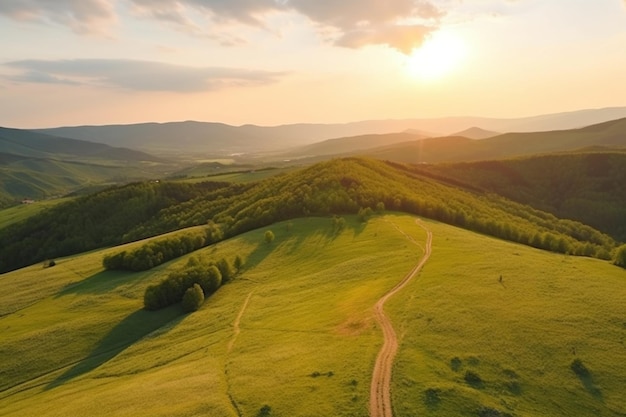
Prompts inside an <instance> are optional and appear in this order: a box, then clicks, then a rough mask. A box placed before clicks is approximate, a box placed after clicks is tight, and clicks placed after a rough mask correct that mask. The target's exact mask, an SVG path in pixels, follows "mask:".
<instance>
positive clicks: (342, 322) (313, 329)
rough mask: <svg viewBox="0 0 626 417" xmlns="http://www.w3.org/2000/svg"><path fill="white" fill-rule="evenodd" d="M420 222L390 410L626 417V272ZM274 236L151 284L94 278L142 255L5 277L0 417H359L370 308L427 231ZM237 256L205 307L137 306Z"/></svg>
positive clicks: (325, 222) (394, 306) (318, 229)
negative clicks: (187, 275)
mask: <svg viewBox="0 0 626 417" xmlns="http://www.w3.org/2000/svg"><path fill="white" fill-rule="evenodd" d="M425 223H426V227H427V228H428V229H429V230H431V231H432V232H433V235H434V248H433V254H432V256H431V258H430V260H429V261H428V263H427V264H426V266H425V268H424V270H423V271H422V272H421V273H420V276H419V277H418V279H416V280H414V281H412V282H411V283H410V285H409V287H407V288H406V290H403V292H401V293H399V294H398V295H397V296H396V297H394V298H392V299H391V300H390V301H389V308H388V314H389V316H390V318H391V319H392V322H393V323H394V326H395V327H396V331H397V333H398V335H399V336H401V339H400V350H399V356H398V360H397V364H396V366H395V368H394V373H393V376H392V391H391V392H392V399H393V406H394V414H395V415H398V416H410V415H432V416H449V415H455V416H461V417H469V416H477V415H478V416H483V415H485V416H490V415H500V416H506V415H524V416H528V417H539V416H545V415H550V416H559V417H560V416H563V417H565V416H571V415H603V416H607V417H617V416H620V415H623V414H624V413H625V412H626V403H625V401H624V398H623V395H622V387H623V386H624V384H626V380H625V379H624V378H625V377H624V376H625V375H626V368H625V367H626V364H625V363H624V361H622V360H621V357H622V355H621V351H622V349H623V346H622V345H621V344H620V340H621V338H622V337H623V326H622V321H623V317H622V316H621V312H622V311H624V310H625V308H626V305H625V304H624V300H625V299H626V297H624V295H625V294H624V292H623V290H622V288H624V287H623V282H624V279H626V272H625V271H624V270H623V269H620V268H617V267H614V266H612V265H610V264H609V263H606V262H602V261H598V260H594V259H588V258H578V257H569V256H563V255H558V254H553V253H549V252H545V251H539V250H536V249H533V248H529V247H527V246H522V245H518V244H512V243H507V242H504V241H501V240H497V239H492V238H489V237H486V236H484V235H479V234H476V233H471V232H467V231H465V230H462V229H458V228H455V227H451V226H447V225H444V224H440V223H437V222H430V221H428V222H425ZM271 228H272V230H273V231H274V232H275V234H276V239H275V241H274V242H273V244H271V245H268V244H267V243H265V241H264V239H263V233H264V232H265V230H267V229H259V230H255V231H251V232H249V233H246V234H243V235H240V236H238V237H236V238H233V239H230V240H227V241H224V242H221V243H220V244H218V245H215V246H211V247H207V248H205V249H203V250H201V251H199V252H196V253H195V254H193V255H188V256H186V257H183V258H181V259H179V260H177V261H174V262H170V263H168V264H165V265H162V266H161V267H157V268H155V269H154V270H151V271H147V272H143V273H123V272H106V271H103V270H102V267H101V259H102V257H103V256H104V254H106V253H109V252H111V251H119V250H122V249H128V248H129V247H131V246H133V245H135V246H136V245H141V244H142V242H137V243H133V244H130V245H128V246H125V247H123V248H112V249H105V250H101V251H97V252H92V253H88V254H84V255H80V256H75V257H70V258H67V259H59V260H58V262H57V265H56V266H55V267H53V268H47V269H42V268H41V266H39V265H35V266H33V267H29V268H26V269H23V270H19V271H14V272H11V273H8V274H5V275H2V276H0V306H2V307H1V308H2V310H1V311H0V315H1V316H2V323H3V343H2V344H1V345H0V353H1V354H2V357H3V358H5V359H4V360H3V369H2V375H3V377H2V378H1V379H0V384H1V385H0V413H1V414H2V415H3V416H6V417H12V416H24V415H47V416H51V417H53V416H67V415H89V416H94V417H97V416H105V415H106V416H110V415H116V416H131V415H132V416H135V417H141V416H154V415H167V416H172V417H179V416H180V417H182V416H188V415H198V414H202V415H220V416H233V417H234V416H237V415H245V416H255V415H263V414H261V411H262V410H265V414H267V412H268V411H269V412H270V415H274V414H275V415H288V416H303V415H332V416H354V415H366V414H367V402H368V398H369V382H370V380H371V374H372V367H373V364H374V360H375V357H376V353H377V351H378V348H379V347H380V346H381V344H382V334H381V332H380V329H378V328H377V327H376V326H375V325H374V322H373V311H372V306H373V305H374V304H375V302H376V300H378V299H379V298H380V297H381V296H382V295H383V294H384V293H385V292H387V291H388V290H389V289H390V288H392V287H393V286H394V285H396V283H397V282H398V281H399V280H400V279H401V278H402V276H404V274H406V272H408V271H409V270H410V269H411V268H412V267H413V265H414V264H415V263H416V262H417V260H418V259H419V258H420V256H422V253H423V252H422V249H421V247H420V245H423V243H424V239H425V233H424V231H423V230H422V229H421V228H419V227H418V226H417V225H416V224H415V221H414V218H412V217H410V216H403V215H385V216H380V217H378V216H377V217H373V218H371V219H370V220H369V221H368V222H367V223H362V222H360V221H359V220H357V219H356V218H354V217H348V218H347V221H346V224H345V228H344V229H343V230H342V231H340V232H339V233H337V232H336V230H335V229H334V228H333V224H332V221H331V220H330V219H328V218H322V219H315V218H309V219H300V220H293V221H291V222H288V223H282V224H275V225H272V227H271ZM476 248H480V249H481V250H476ZM235 254H239V255H241V256H242V257H243V258H244V260H245V262H244V269H243V271H242V273H241V274H240V275H239V276H238V277H236V278H235V279H234V280H232V281H231V282H230V283H229V284H227V285H224V286H223V287H222V288H221V289H220V290H219V291H218V292H217V293H215V294H214V295H213V296H212V297H211V298H209V299H208V300H207V301H206V302H205V304H204V306H203V307H202V308H201V309H200V310H199V311H197V312H195V313H193V314H191V315H181V310H180V307H179V306H174V307H170V308H169V309H165V310H160V311H157V312H148V311H145V310H142V309H141V306H142V299H143V293H144V291H145V289H146V287H147V286H148V285H150V284H153V283H156V282H158V281H159V280H160V279H161V278H162V277H163V276H165V275H166V274H168V273H169V272H171V271H175V270H178V269H179V268H181V267H182V266H184V265H185V264H187V263H188V262H189V260H190V259H191V258H195V259H198V260H200V261H201V262H207V261H208V260H210V259H212V258H215V257H222V256H226V257H229V258H230V257H232V256H234V255H235ZM498 276H502V277H504V278H503V280H502V282H499V280H498ZM576 359H578V360H579V361H580V363H581V364H582V365H583V366H584V369H585V370H587V373H580V372H579V374H577V373H576V372H574V371H573V370H572V364H573V363H574V361H575V360H576ZM575 369H578V368H575ZM468 375H470V376H473V377H472V378H468ZM68 398H71V399H72V400H71V401H68Z"/></svg>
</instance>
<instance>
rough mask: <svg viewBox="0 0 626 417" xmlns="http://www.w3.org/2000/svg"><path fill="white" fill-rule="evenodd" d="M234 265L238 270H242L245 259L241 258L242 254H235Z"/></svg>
mask: <svg viewBox="0 0 626 417" xmlns="http://www.w3.org/2000/svg"><path fill="white" fill-rule="evenodd" d="M233 266H234V267H235V269H236V270H237V272H239V271H240V270H241V267H242V266H243V259H241V256H239V255H237V256H235V261H234V262H233Z"/></svg>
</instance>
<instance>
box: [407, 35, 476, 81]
mask: <svg viewBox="0 0 626 417" xmlns="http://www.w3.org/2000/svg"><path fill="white" fill-rule="evenodd" d="M466 56H467V45H466V44H465V42H463V40H462V38H461V37H459V36H458V35H456V34H454V33H453V32H449V31H443V30H441V31H438V32H435V33H434V34H432V35H431V36H430V37H429V38H428V39H426V41H425V42H424V44H423V45H422V46H421V47H419V48H416V49H414V50H413V52H412V53H411V55H410V56H408V57H407V61H406V67H407V71H408V72H409V74H410V75H411V76H412V77H414V78H416V79H419V80H422V81H427V82H429V81H437V80H440V79H442V78H445V77H446V76H448V75H450V74H452V73H453V72H455V71H458V70H459V69H460V68H461V67H462V64H463V61H464V60H465V58H466Z"/></svg>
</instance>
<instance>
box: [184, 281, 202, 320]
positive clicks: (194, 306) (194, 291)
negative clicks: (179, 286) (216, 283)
mask: <svg viewBox="0 0 626 417" xmlns="http://www.w3.org/2000/svg"><path fill="white" fill-rule="evenodd" d="M202 303H204V292H203V291H202V288H200V286H199V285H198V284H193V287H189V288H187V291H185V295H183V310H184V311H185V312H186V313H191V312H192V311H196V310H198V309H199V308H200V306H202Z"/></svg>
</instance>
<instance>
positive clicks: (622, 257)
mask: <svg viewBox="0 0 626 417" xmlns="http://www.w3.org/2000/svg"><path fill="white" fill-rule="evenodd" d="M615 265H617V266H621V267H622V268H626V245H622V246H620V247H619V248H617V249H616V250H615Z"/></svg>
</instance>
